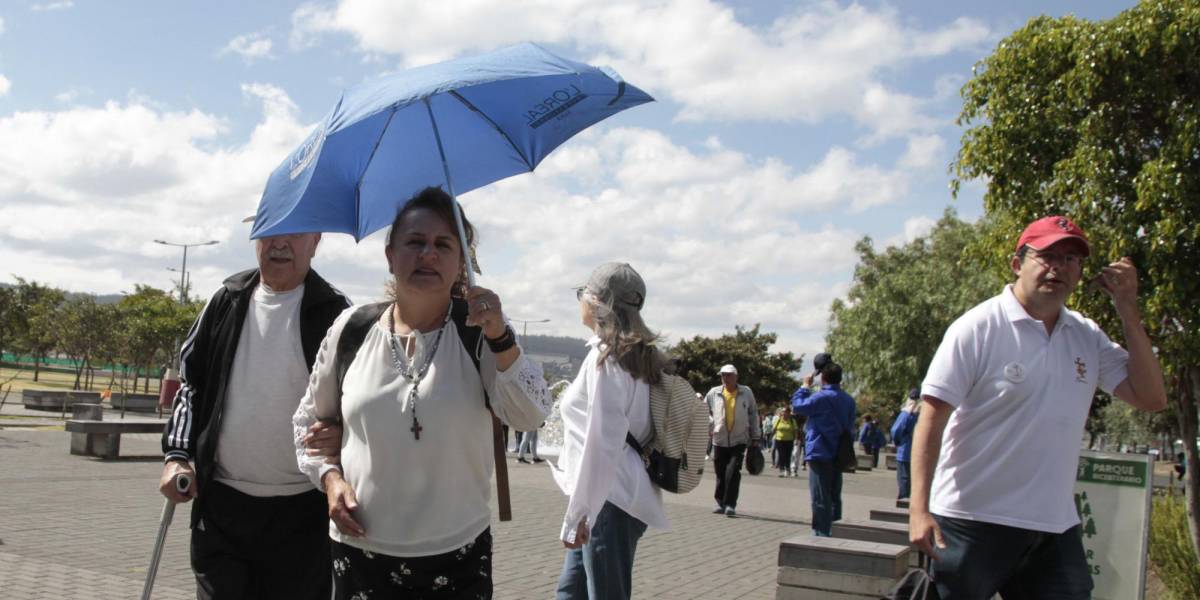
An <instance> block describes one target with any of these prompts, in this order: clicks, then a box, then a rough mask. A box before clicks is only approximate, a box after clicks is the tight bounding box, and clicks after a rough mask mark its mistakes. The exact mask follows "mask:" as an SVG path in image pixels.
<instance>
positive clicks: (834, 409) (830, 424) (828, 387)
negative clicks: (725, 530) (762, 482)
mask: <svg viewBox="0 0 1200 600" xmlns="http://www.w3.org/2000/svg"><path fill="white" fill-rule="evenodd" d="M822 357H824V358H825V359H826V361H827V362H825V363H824V364H820V363H818V361H817V360H814V361H813V362H814V363H815V364H817V366H818V368H819V370H820V373H821V383H822V386H821V389H820V390H818V391H815V392H814V391H813V390H812V389H811V387H812V383H813V375H815V373H814V374H813V375H806V376H805V377H804V387H801V388H800V389H798V390H796V393H795V394H793V395H792V412H794V413H796V414H800V415H804V416H806V417H808V424H807V426H806V427H805V432H804V458H805V460H807V461H808V466H809V469H808V492H809V495H810V497H811V498H812V528H813V535H816V536H820V537H830V536H831V535H832V534H833V523H834V521H839V520H841V518H842V472H841V470H840V469H838V468H837V466H836V465H835V464H834V461H835V459H836V458H837V449H838V440H839V438H840V437H841V436H842V434H843V433H845V434H849V435H851V436H853V435H854V416H855V408H854V398H851V397H850V394H847V393H846V392H845V391H843V390H842V386H841V383H842V367H841V365H838V364H837V363H835V362H833V361H831V360H829V359H828V355H825V354H818V355H817V358H818V359H820V358H822Z"/></svg>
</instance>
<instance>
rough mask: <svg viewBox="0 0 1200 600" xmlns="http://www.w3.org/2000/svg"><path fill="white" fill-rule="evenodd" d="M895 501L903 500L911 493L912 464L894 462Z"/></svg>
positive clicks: (905, 461)
mask: <svg viewBox="0 0 1200 600" xmlns="http://www.w3.org/2000/svg"><path fill="white" fill-rule="evenodd" d="M896 487H897V488H899V489H898V490H897V491H896V499H897V500H903V499H904V498H907V497H908V496H909V494H910V493H911V492H912V462H910V461H907V460H898V461H896Z"/></svg>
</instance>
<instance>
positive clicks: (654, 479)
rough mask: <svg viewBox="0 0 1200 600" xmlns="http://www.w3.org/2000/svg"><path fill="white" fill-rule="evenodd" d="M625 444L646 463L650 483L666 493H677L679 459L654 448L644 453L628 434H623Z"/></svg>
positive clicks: (635, 439)
mask: <svg viewBox="0 0 1200 600" xmlns="http://www.w3.org/2000/svg"><path fill="white" fill-rule="evenodd" d="M625 443H626V444H629V447H630V448H633V451H634V452H637V453H638V456H641V457H642V462H644V463H646V473H647V474H648V475H650V481H651V483H653V484H654V485H657V486H658V487H660V488H662V489H664V490H667V491H668V492H678V491H679V468H680V465H681V462H682V461H681V460H680V459H678V458H671V457H670V456H667V455H666V454H663V453H662V452H659V451H658V450H657V449H655V448H651V449H650V452H649V453H647V452H645V451H644V450H643V449H642V445H641V444H639V443H638V441H637V438H635V437H633V434H632V433H629V432H626V433H625Z"/></svg>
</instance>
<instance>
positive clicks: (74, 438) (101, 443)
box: [66, 419, 167, 458]
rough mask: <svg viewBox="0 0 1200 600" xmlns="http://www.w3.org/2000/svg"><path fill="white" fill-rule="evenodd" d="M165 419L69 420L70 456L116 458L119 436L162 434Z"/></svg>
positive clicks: (119, 441) (119, 451)
mask: <svg viewBox="0 0 1200 600" xmlns="http://www.w3.org/2000/svg"><path fill="white" fill-rule="evenodd" d="M166 426H167V421H166V419H156V420H128V421H125V420H122V421H101V420H99V419H71V420H69V421H67V425H66V429H67V431H69V432H71V434H72V435H71V454H75V455H80V456H99V457H101V458H117V456H118V455H120V453H121V435H122V434H126V433H162V432H163V429H164V428H165V427H166Z"/></svg>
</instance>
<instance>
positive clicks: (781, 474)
mask: <svg viewBox="0 0 1200 600" xmlns="http://www.w3.org/2000/svg"><path fill="white" fill-rule="evenodd" d="M779 476H780V477H787V475H785V474H784V473H783V471H780V472H779Z"/></svg>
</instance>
